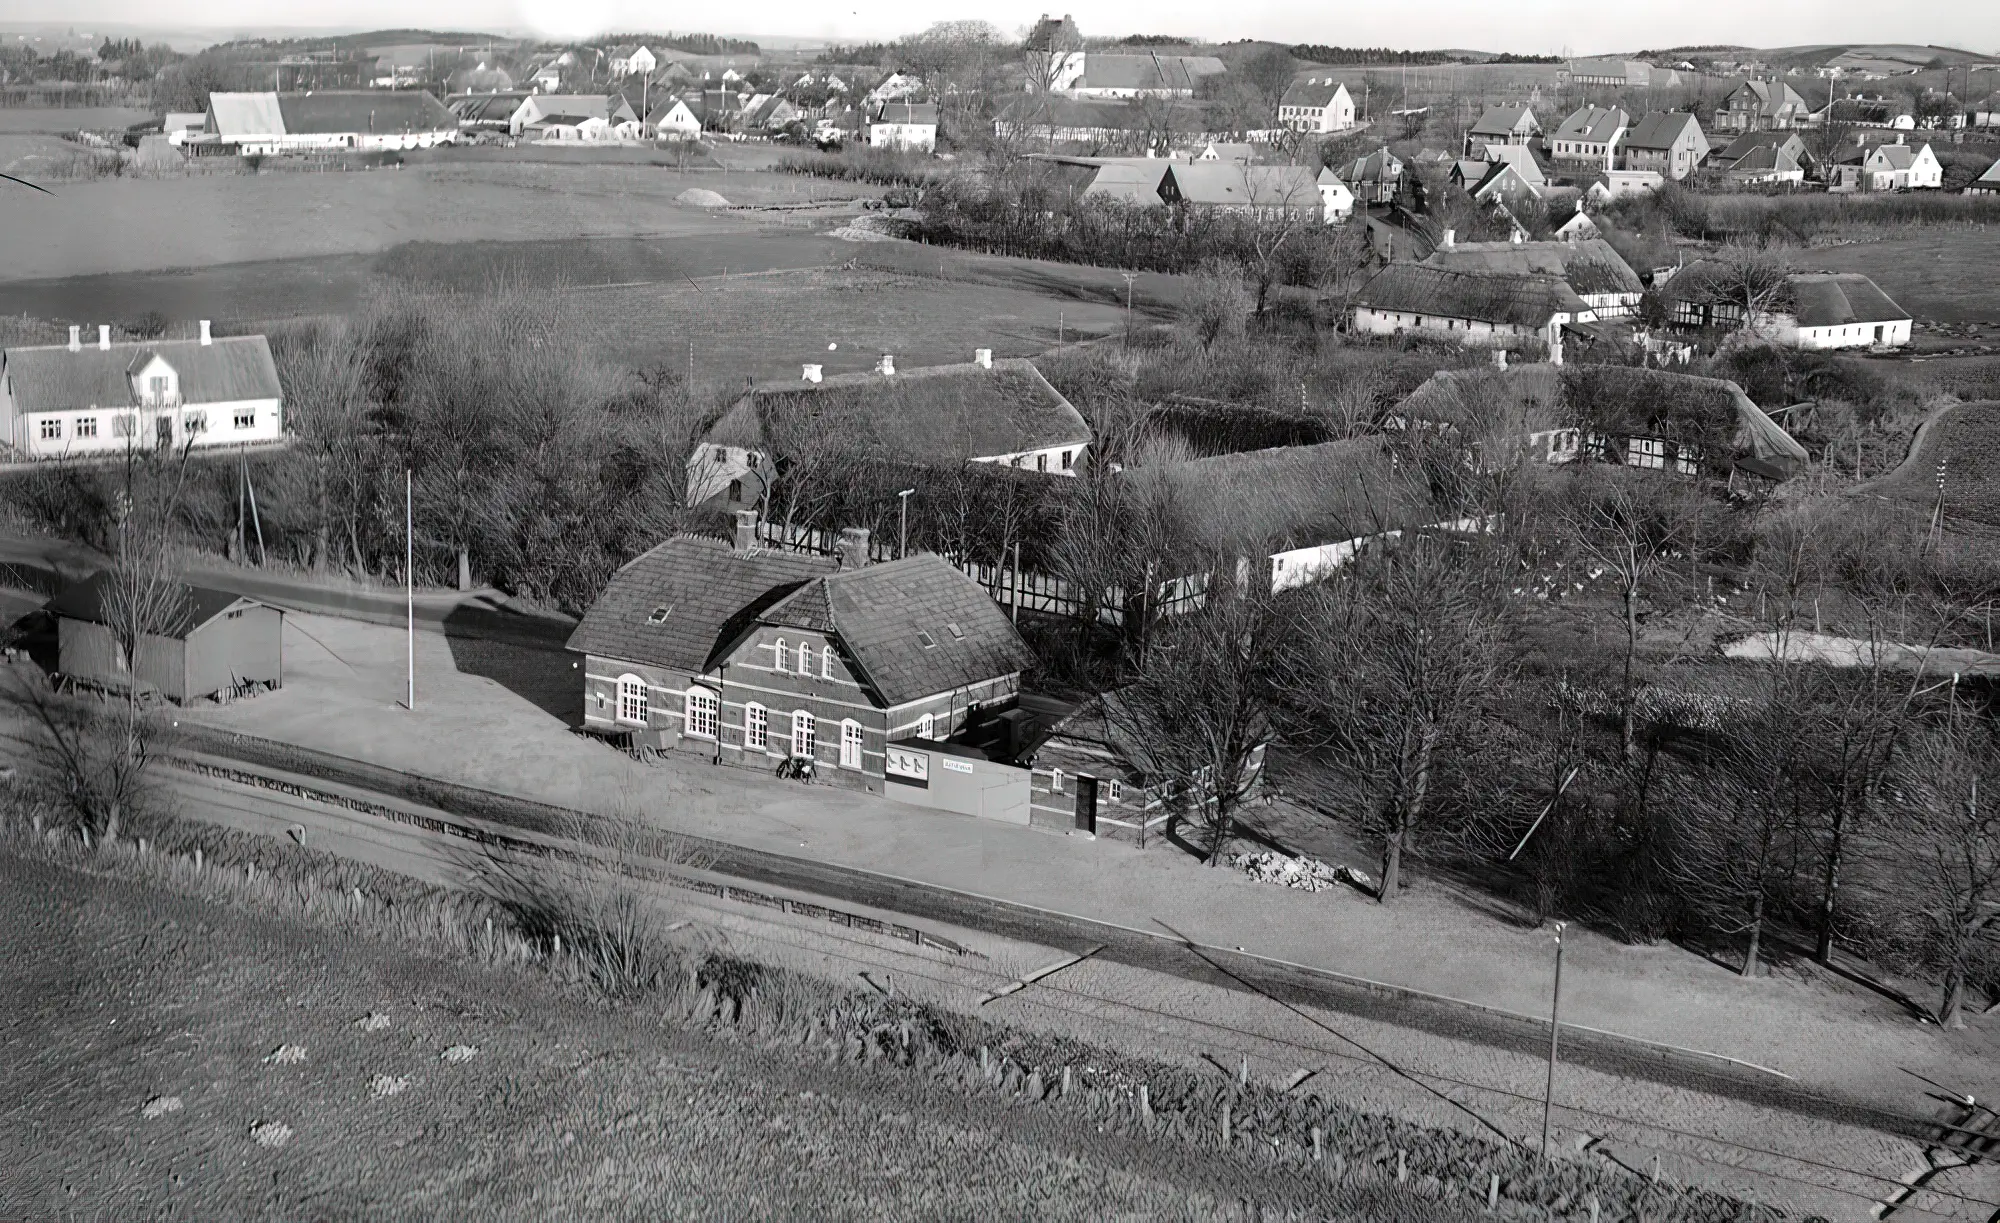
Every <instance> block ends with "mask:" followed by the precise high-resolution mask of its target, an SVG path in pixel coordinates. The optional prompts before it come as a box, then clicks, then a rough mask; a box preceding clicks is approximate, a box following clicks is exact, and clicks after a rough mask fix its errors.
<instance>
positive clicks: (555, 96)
mask: <svg viewBox="0 0 2000 1223" xmlns="http://www.w3.org/2000/svg"><path fill="white" fill-rule="evenodd" d="M638 120H639V116H638V115H637V114H636V113H634V111H633V110H632V104H631V103H630V102H627V101H626V100H625V99H624V98H623V97H621V96H619V95H618V94H615V93H614V94H608V95H607V94H601V93H588V94H575V93H537V94H530V95H528V96H527V97H526V98H523V99H522V100H521V104H520V106H518V107H516V108H515V109H514V113H513V114H511V115H509V116H507V133H508V134H509V135H511V136H527V137H529V138H530V139H543V140H607V139H610V137H611V134H612V129H613V128H615V127H617V126H618V125H620V124H624V123H637V122H638Z"/></svg>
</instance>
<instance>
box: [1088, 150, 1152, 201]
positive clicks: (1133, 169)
mask: <svg viewBox="0 0 2000 1223" xmlns="http://www.w3.org/2000/svg"><path fill="white" fill-rule="evenodd" d="M1148 160H1149V162H1150V165H1134V164H1132V163H1131V162H1127V161H1118V162H1107V163H1106V164H1104V165H1101V166H1098V167H1097V168H1096V169H1095V170H1094V171H1093V172H1092V173H1091V176H1090V182H1089V184H1088V185H1086V186H1085V187H1084V189H1083V192H1082V195H1083V198H1085V199H1110V200H1119V201H1122V202H1124V203H1127V204H1139V205H1144V206H1148V207H1150V206H1153V205H1157V204H1159V203H1160V202H1161V196H1160V182H1161V180H1162V179H1164V178H1165V177H1166V174H1167V164H1168V163H1167V162H1166V160H1165V159H1163V158H1150V159H1148Z"/></svg>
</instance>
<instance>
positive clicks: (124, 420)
mask: <svg viewBox="0 0 2000 1223" xmlns="http://www.w3.org/2000/svg"><path fill="white" fill-rule="evenodd" d="M282 399H283V393H282V392H281V391H280V389H279V386H278V370H277V367H276V366H275V365H273V364H272V363H271V349H270V346H269V345H268V344H266V343H265V342H264V337H263V336H261V335H251V336H231V337H227V338H223V339H216V338H213V337H212V336H211V335H210V333H209V326H208V321H207V320H206V319H204V320H202V323H201V337H200V338H199V339H195V340H145V341H138V342H130V341H121V342H119V343H116V344H114V343H112V342H111V328H109V327H99V328H98V329H97V343H95V344H85V343H83V342H82V329H81V328H78V327H71V328H70V329H69V343H68V344H66V345H64V344H43V345H34V346H29V347H22V348H9V349H5V350H0V422H4V429H5V439H4V440H5V443H6V445H7V447H8V448H9V449H10V450H11V451H12V453H13V455H14V456H15V457H17V458H31V459H62V458H79V457H88V456H91V455H109V454H119V453H122V452H124V451H127V450H150V449H152V448H154V447H156V446H159V447H176V446H182V445H191V446H194V447H196V448H206V447H212V446H238V445H245V444H249V443H255V442H275V441H278V440H280V439H282V438H283V437H284V432H285V422H284V411H283V406H282Z"/></svg>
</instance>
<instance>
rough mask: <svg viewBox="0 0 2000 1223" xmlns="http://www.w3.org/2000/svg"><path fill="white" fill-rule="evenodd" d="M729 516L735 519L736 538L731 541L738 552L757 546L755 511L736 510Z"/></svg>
mask: <svg viewBox="0 0 2000 1223" xmlns="http://www.w3.org/2000/svg"><path fill="white" fill-rule="evenodd" d="M731 517H733V518H735V519H736V538H735V540H734V541H732V542H733V544H734V546H735V548H736V550H737V551H738V552H750V551H753V550H755V548H756V547H757V511H756V510H737V511H736V513H735V514H733V515H731Z"/></svg>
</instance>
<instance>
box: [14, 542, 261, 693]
mask: <svg viewBox="0 0 2000 1223" xmlns="http://www.w3.org/2000/svg"><path fill="white" fill-rule="evenodd" d="M121 603H123V604H125V605H126V606H129V605H130V604H129V603H127V602H126V601H125V600H124V599H121V597H120V594H119V588H118V584H117V583H116V581H115V580H114V579H113V577H112V575H111V574H110V573H109V572H103V573H99V574H97V575H95V576H94V577H91V578H88V579H86V580H84V581H81V582H78V583H76V584H75V585H74V586H71V587H70V588H69V589H68V590H65V591H63V592H62V593H61V594H59V595H57V596H56V597H55V598H54V599H51V600H50V601H49V604H48V611H49V613H50V614H51V615H53V616H54V617H55V618H56V635H57V642H58V659H59V661H58V662H57V666H56V669H57V673H58V675H60V676H61V677H62V678H63V679H65V680H70V681H74V682H78V683H82V684H86V685H89V686H91V687H97V688H109V689H112V690H115V691H124V690H126V689H128V688H129V687H130V686H131V685H132V684H133V682H134V675H133V674H132V673H131V672H128V671H127V670H126V668H125V655H124V651H123V650H121V649H120V648H119V645H118V637H117V635H116V632H115V631H114V629H113V627H112V625H113V624H114V623H116V622H118V621H120V620H121V619H124V616H122V615H121V613H120V612H119V607H120V605H121ZM147 627H149V628H152V629H156V630H157V631H153V632H148V633H146V634H145V635H144V636H142V637H141V638H140V640H139V642H138V647H137V648H136V649H135V650H134V651H133V661H132V671H133V672H136V673H137V676H136V679H137V683H138V684H139V685H140V689H141V691H146V690H151V691H155V692H158V693H159V694H160V695H161V696H163V697H166V698H167V699H168V700H171V701H174V702H176V703H179V704H182V705H185V704H187V703H188V702H189V701H194V700H200V699H202V698H206V697H214V696H227V695H231V694H241V693H246V692H247V691H249V690H251V689H252V687H253V686H260V687H268V688H277V687H281V686H283V684H284V679H285V651H284V631H285V613H284V612H282V611H280V610H279V609H278V608H275V607H270V606H267V605H265V604H263V603H259V602H258V601H257V600H255V599H250V598H246V597H244V596H242V595H238V594H232V593H230V592H229V591H226V590H209V589H206V588H204V587H200V586H182V587H180V588H179V590H178V592H176V594H175V595H174V596H173V597H172V598H171V600H170V601H169V602H167V603H166V605H165V612H164V614H162V615H160V616H158V617H157V618H156V619H154V621H153V623H152V624H151V625H149V626H147Z"/></svg>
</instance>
